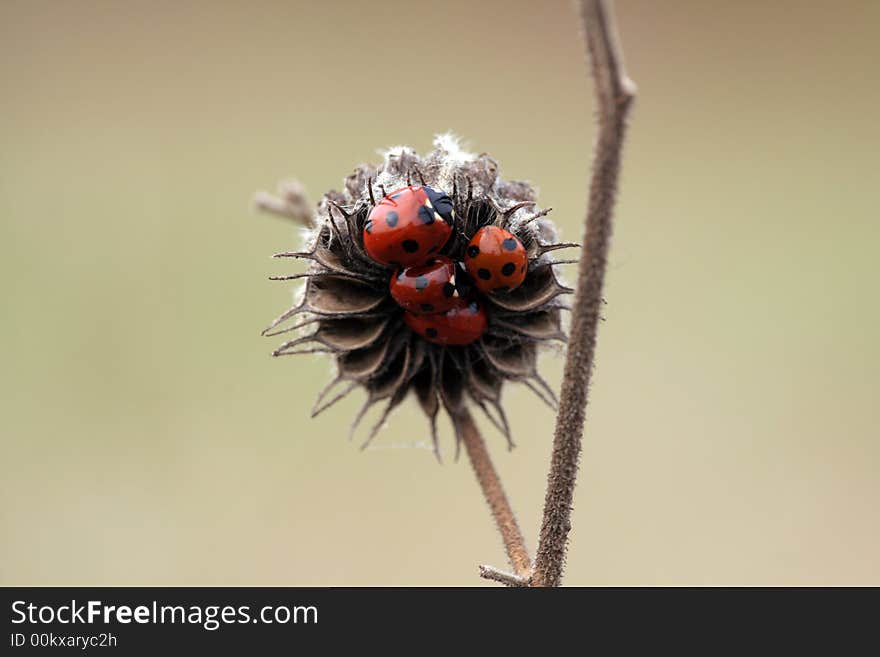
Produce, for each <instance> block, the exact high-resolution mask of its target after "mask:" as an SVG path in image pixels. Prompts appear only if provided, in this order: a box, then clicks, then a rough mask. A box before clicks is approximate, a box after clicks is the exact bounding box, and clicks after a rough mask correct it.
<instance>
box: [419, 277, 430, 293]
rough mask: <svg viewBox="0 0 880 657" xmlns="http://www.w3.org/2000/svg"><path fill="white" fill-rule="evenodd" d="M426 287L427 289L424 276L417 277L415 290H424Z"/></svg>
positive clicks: (426, 280)
mask: <svg viewBox="0 0 880 657" xmlns="http://www.w3.org/2000/svg"><path fill="white" fill-rule="evenodd" d="M426 287H428V279H427V278H425V277H424V276H419V277H417V278H416V289H417V290H424V289H425V288H426Z"/></svg>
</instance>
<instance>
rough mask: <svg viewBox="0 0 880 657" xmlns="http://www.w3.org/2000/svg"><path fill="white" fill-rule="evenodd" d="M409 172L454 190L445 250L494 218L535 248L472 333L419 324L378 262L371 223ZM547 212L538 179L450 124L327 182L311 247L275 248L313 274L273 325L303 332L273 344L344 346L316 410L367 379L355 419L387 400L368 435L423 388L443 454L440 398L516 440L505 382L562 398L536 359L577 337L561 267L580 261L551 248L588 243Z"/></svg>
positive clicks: (452, 253) (282, 350) (410, 177)
mask: <svg viewBox="0 0 880 657" xmlns="http://www.w3.org/2000/svg"><path fill="white" fill-rule="evenodd" d="M410 184H423V185H429V186H430V187H433V188H434V189H437V190H443V191H445V192H446V193H447V194H449V196H450V197H451V198H452V201H453V204H454V208H455V220H454V225H453V231H452V236H451V238H450V239H449V241H448V242H447V243H446V245H445V246H444V247H443V249H442V250H441V251H440V254H441V255H445V256H448V257H449V258H451V259H453V260H454V261H456V262H461V261H462V260H463V257H464V249H465V247H466V246H467V245H468V242H469V241H470V239H471V238H472V237H473V236H474V234H475V233H476V232H477V230H479V229H480V228H481V227H483V226H486V225H490V224H491V225H496V226H499V227H501V228H504V229H506V230H508V231H510V232H511V233H513V234H514V235H515V236H516V237H517V238H519V240H520V241H521V242H522V244H523V246H524V247H525V249H526V252H527V254H528V258H529V262H528V274H527V276H526V278H525V280H524V282H523V283H522V284H521V285H520V286H519V287H517V288H516V289H514V290H511V291H509V292H505V291H499V292H494V293H490V294H486V295H483V296H482V298H483V300H484V301H485V305H486V308H487V314H488V328H487V330H486V332H485V333H484V334H483V335H482V337H481V338H480V339H479V340H477V341H476V342H474V343H472V344H469V345H465V346H439V345H436V344H432V343H429V342H427V341H426V340H425V339H423V338H421V337H420V336H419V335H417V334H416V333H414V332H413V331H412V330H411V329H410V328H409V327H408V326H407V325H406V324H405V323H404V320H403V309H402V308H401V307H400V306H399V305H397V304H396V303H395V302H394V300H393V299H392V298H391V296H390V294H389V279H390V277H391V275H392V274H393V269H391V268H387V267H384V266H382V265H380V264H378V263H376V262H374V261H373V260H371V259H370V257H369V256H368V255H367V253H366V251H365V250H364V246H363V229H364V224H365V222H366V220H367V217H368V215H369V213H370V211H371V210H372V208H373V207H374V206H375V203H376V200H377V199H379V198H382V196H384V194H385V193H386V192H390V191H392V190H395V189H398V188H401V187H404V186H406V185H410ZM258 202H259V201H258ZM288 203H289V199H288ZM269 209H272V208H271V207H270V208H269ZM548 212H549V209H547V210H539V209H538V207H537V203H536V194H535V191H534V190H533V189H532V187H531V186H530V185H529V184H528V183H525V182H518V181H505V180H502V179H501V178H500V177H499V175H498V164H497V163H496V162H495V160H493V159H492V158H491V157H490V156H488V155H486V154H482V155H473V154H471V153H467V152H464V151H463V150H461V149H460V148H459V145H458V143H457V141H456V140H455V139H454V138H453V137H451V136H440V137H438V138H437V139H436V140H435V142H434V150H433V151H432V152H430V153H429V154H427V155H426V156H424V157H420V156H419V155H418V154H417V153H416V152H415V151H414V150H412V149H411V148H409V147H398V148H393V149H391V150H389V151H387V152H386V153H385V158H384V162H382V163H381V164H380V165H378V166H370V165H361V166H359V167H357V168H356V169H355V171H354V173H352V174H351V175H350V176H348V177H347V178H346V179H345V187H344V191H342V192H336V191H330V192H327V193H326V194H325V195H324V197H323V198H322V199H321V201H320V203H318V206H317V211H316V212H315V214H314V217H313V219H312V229H311V230H310V231H309V233H308V236H307V238H306V246H305V248H304V250H302V251H297V252H286V253H279V254H277V255H276V257H292V258H301V259H305V260H308V261H309V266H308V269H307V271H306V272H304V273H303V274H295V275H293V276H284V277H278V278H280V279H283V280H289V279H293V278H305V279H306V283H305V288H304V290H303V292H302V296H301V300H300V301H299V303H297V304H296V305H295V306H294V307H292V308H290V309H289V310H287V311H286V312H285V313H283V314H282V315H281V316H280V317H278V318H277V319H276V320H275V321H273V322H272V323H271V324H270V325H269V327H267V328H266V329H265V330H264V331H263V334H264V335H278V334H281V333H287V332H291V331H300V332H301V334H300V335H298V337H296V338H294V339H292V340H289V341H287V342H285V343H284V344H282V345H281V346H280V347H278V349H276V350H275V351H274V352H273V355H274V356H284V355H289V354H302V353H314V352H321V351H323V352H329V353H331V354H333V355H334V356H335V359H336V366H337V374H336V377H335V378H334V379H333V380H332V381H331V382H330V383H329V384H328V385H327V386H326V387H325V388H324V389H323V390H322V391H321V392H320V394H319V395H318V399H317V401H316V403H315V406H314V408H313V409H312V416H313V417H314V416H315V415H317V414H318V413H320V412H322V411H324V410H326V409H327V408H329V407H331V406H332V405H333V404H335V403H336V402H338V401H339V400H341V399H343V398H344V397H345V396H346V395H348V394H349V393H350V392H351V391H352V390H354V389H355V388H357V387H359V386H360V387H363V388H364V389H365V390H366V393H367V399H366V401H365V403H364V405H363V407H362V408H361V410H360V411H359V412H358V414H357V416H356V417H355V419H354V422H353V423H352V431H354V429H355V428H356V427H357V425H358V423H359V422H360V421H361V419H362V418H363V416H364V414H365V413H366V412H367V410H368V409H369V408H370V407H371V406H373V405H374V404H377V403H379V402H384V403H385V407H384V410H383V411H382V413H381V417H380V418H379V420H378V422H376V424H375V425H374V426H373V428H372V430H371V431H370V434H369V437H368V438H367V440H366V442H365V443H364V446H366V445H367V444H368V443H369V442H370V440H372V438H373V437H374V436H375V434H376V433H377V431H378V429H379V428H380V427H381V426H382V424H383V423H384V421H385V420H386V418H387V417H388V414H389V413H390V412H391V411H392V410H393V409H394V408H395V407H396V406H397V405H398V404H400V402H401V401H403V399H404V398H405V397H406V396H407V393H409V392H410V391H411V390H412V391H413V392H414V393H415V397H416V398H417V399H418V401H419V404H420V405H421V408H422V409H423V411H424V413H425V415H426V416H427V417H428V420H429V423H430V427H431V436H432V440H433V443H434V449H435V452H436V453H437V454H438V457H439V451H438V447H437V429H436V421H437V414H438V412H439V410H440V408H441V407H443V408H444V409H445V410H446V412H447V413H449V414H450V415H451V416H454V415H455V414H456V413H457V411H458V410H459V409H460V408H461V407H462V405H463V404H466V403H469V402H471V403H473V404H475V405H476V406H477V407H479V408H480V409H481V410H482V411H483V412H484V413H485V414H486V416H487V417H488V418H489V419H490V421H491V422H492V423H493V424H494V425H495V426H496V427H497V428H498V429H499V430H500V431H501V432H502V433H503V434H504V435H505V437H506V438H507V441H508V444H509V445H510V446H512V441H511V436H510V428H509V425H508V422H507V418H506V416H505V413H504V409H503V407H502V405H501V392H502V387H503V384H504V382H505V381H515V382H520V383H523V384H525V385H526V386H528V387H529V388H530V389H531V390H532V391H533V392H535V394H537V395H538V396H539V397H540V398H541V399H542V400H543V401H544V402H546V403H548V404H550V405H551V406H552V405H555V401H556V400H555V395H554V393H553V390H552V389H551V388H550V386H548V385H547V383H546V382H545V381H544V379H542V378H541V376H540V375H539V374H538V372H537V369H536V359H537V350H538V347H539V346H541V345H542V344H545V343H549V342H551V341H554V340H558V341H565V339H566V336H565V334H564V333H563V331H562V329H561V325H560V311H561V310H562V309H563V308H564V306H563V304H562V301H561V299H560V295H562V294H567V293H570V292H571V289H570V288H568V287H565V286H564V285H562V284H561V283H560V281H559V279H558V278H557V275H556V272H555V271H554V267H555V265H557V264H561V263H563V262H570V261H554V260H553V259H552V258H551V256H549V255H548V254H549V253H550V252H551V251H555V250H557V249H561V248H567V247H576V246H578V245H577V244H572V243H560V242H558V240H557V233H556V229H555V228H554V226H553V224H552V222H550V221H549V220H548V219H547V217H546V215H547V213H548Z"/></svg>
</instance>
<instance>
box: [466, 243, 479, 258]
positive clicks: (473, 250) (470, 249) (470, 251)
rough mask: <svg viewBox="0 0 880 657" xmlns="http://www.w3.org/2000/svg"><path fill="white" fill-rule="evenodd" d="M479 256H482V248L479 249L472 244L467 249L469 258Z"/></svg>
mask: <svg viewBox="0 0 880 657" xmlns="http://www.w3.org/2000/svg"><path fill="white" fill-rule="evenodd" d="M478 255H480V247H478V246H477V245H476V244H471V245H470V246H469V247H468V248H467V257H468V258H476V257H477V256H478Z"/></svg>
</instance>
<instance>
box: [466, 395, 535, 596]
mask: <svg viewBox="0 0 880 657" xmlns="http://www.w3.org/2000/svg"><path fill="white" fill-rule="evenodd" d="M454 423H455V431H456V433H457V435H458V438H459V439H460V440H461V441H462V442H463V443H464V446H465V449H466V450H467V454H468V457H469V458H470V461H471V465H472V466H473V468H474V473H475V474H476V475H477V481H478V482H479V484H480V488H482V489H483V495H484V496H485V498H486V502H488V504H489V508H490V509H491V510H492V516H493V517H494V518H495V524H496V525H497V526H498V531H499V532H500V533H501V539H502V540H503V541H504V549H505V550H507V557H508V559H509V560H510V565H511V566H512V567H513V570H514V573H515V574H516V576H517V577H519V578H522V579H523V580H527V579H528V578H529V575H530V574H531V559H529V553H528V552H527V551H526V545H525V541H524V540H523V536H522V532H521V531H520V529H519V525H518V524H517V522H516V516H514V515H513V510H512V509H511V508H510V503H509V502H508V501H507V496H506V495H505V494H504V488H503V487H502V486H501V480H500V479H499V478H498V473H497V472H496V471H495V467H494V466H493V465H492V459H491V458H490V456H489V452H488V451H487V450H486V443H485V441H483V437H482V436H481V435H480V430H479V429H478V428H477V425H476V424H475V423H474V419H473V417H471V414H470V412H469V411H468V410H467V409H462V410H461V411H460V412H459V413H457V414H456V416H455V418H454ZM489 570H490V571H491V572H492V573H495V572H499V571H496V570H495V569H489ZM481 572H482V571H481ZM487 572H488V571H487ZM484 576H485V575H484ZM493 579H497V578H493Z"/></svg>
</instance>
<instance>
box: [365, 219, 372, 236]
mask: <svg viewBox="0 0 880 657" xmlns="http://www.w3.org/2000/svg"><path fill="white" fill-rule="evenodd" d="M364 230H365V231H367V232H368V233H372V232H373V222H372V221H368V222H367V223H365V224H364Z"/></svg>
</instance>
